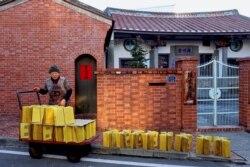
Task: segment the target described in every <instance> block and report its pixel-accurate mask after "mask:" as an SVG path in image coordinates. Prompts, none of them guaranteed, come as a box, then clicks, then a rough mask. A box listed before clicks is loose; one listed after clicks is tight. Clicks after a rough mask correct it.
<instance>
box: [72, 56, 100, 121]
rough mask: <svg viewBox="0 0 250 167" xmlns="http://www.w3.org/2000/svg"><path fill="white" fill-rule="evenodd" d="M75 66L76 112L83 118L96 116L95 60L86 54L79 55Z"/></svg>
mask: <svg viewBox="0 0 250 167" xmlns="http://www.w3.org/2000/svg"><path fill="white" fill-rule="evenodd" d="M75 68H76V73H75V74H76V77H75V78H76V82H75V83H76V87H75V88H76V91H75V92H76V107H75V111H76V114H81V115H83V116H84V117H85V118H86V117H88V118H93V117H96V112H97V100H96V96H97V95H96V94H97V93H96V90H97V88H96V76H95V75H94V71H96V60H95V59H94V58H93V57H92V56H91V55H88V54H84V55H81V56H79V57H78V58H77V59H76V61H75Z"/></svg>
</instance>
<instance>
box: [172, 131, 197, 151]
mask: <svg viewBox="0 0 250 167" xmlns="http://www.w3.org/2000/svg"><path fill="white" fill-rule="evenodd" d="M192 138H193V136H192V135H191V134H187V133H180V134H176V135H175V139H174V150H175V151H181V152H189V151H190V150H191V147H192Z"/></svg>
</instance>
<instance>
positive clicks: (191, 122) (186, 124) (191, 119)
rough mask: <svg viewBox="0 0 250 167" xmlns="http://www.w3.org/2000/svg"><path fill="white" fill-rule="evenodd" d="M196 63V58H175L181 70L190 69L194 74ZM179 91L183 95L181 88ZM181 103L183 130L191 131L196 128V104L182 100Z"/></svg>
mask: <svg viewBox="0 0 250 167" xmlns="http://www.w3.org/2000/svg"><path fill="white" fill-rule="evenodd" d="M197 63H198V58H182V59H178V60H177V63H176V66H177V68H178V67H179V68H181V69H182V70H183V71H192V72H193V73H194V74H195V73H196V68H197ZM195 77H196V76H195ZM195 91H196V88H195ZM181 93H182V95H183V89H182V92H181ZM181 105H182V115H181V118H182V127H183V129H184V130H185V131H193V130H194V129H196V128H197V104H196V103H195V104H184V102H182V104H181Z"/></svg>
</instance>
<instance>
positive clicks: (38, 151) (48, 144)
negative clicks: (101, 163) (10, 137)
mask: <svg viewBox="0 0 250 167" xmlns="http://www.w3.org/2000/svg"><path fill="white" fill-rule="evenodd" d="M27 93H36V94H37V100H38V103H39V105H41V100H40V96H39V93H38V92H35V91H17V99H18V104H19V108H20V110H21V112H22V106H23V104H22V95H21V94H27ZM96 138H97V135H95V136H93V137H91V138H89V139H87V140H84V141H83V142H80V143H75V142H68V143H66V142H57V141H39V140H32V139H21V137H20V133H19V140H20V141H26V142H29V154H30V157H32V158H34V159H40V158H42V155H43V153H45V152H52V153H53V151H57V152H60V153H63V154H64V155H65V154H66V157H67V159H68V161H69V162H79V161H80V159H81V157H83V156H87V155H88V154H89V153H90V152H91V142H93V141H94V140H96Z"/></svg>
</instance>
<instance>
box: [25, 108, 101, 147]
mask: <svg viewBox="0 0 250 167" xmlns="http://www.w3.org/2000/svg"><path fill="white" fill-rule="evenodd" d="M21 115H22V116H21V123H20V138H21V139H32V140H43V141H57V142H76V143H79V142H82V141H84V140H85V139H89V138H91V137H93V136H95V135H96V122H95V121H94V120H78V123H77V124H75V119H74V110H73V107H61V106H47V105H42V106H40V105H33V106H23V108H22V114H21ZM79 122H80V124H79ZM83 122H84V123H83ZM69 131H70V132H71V133H69Z"/></svg>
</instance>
